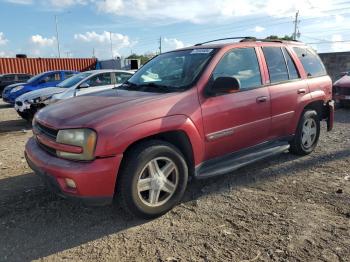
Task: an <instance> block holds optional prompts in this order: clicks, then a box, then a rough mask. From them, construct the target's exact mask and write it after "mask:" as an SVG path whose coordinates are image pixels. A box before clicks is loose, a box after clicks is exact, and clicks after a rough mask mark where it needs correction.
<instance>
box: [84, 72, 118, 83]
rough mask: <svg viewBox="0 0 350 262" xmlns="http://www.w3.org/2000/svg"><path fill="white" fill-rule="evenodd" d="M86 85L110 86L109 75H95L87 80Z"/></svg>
mask: <svg viewBox="0 0 350 262" xmlns="http://www.w3.org/2000/svg"><path fill="white" fill-rule="evenodd" d="M86 83H87V84H88V85H89V86H105V85H111V84H112V79H111V74H110V73H104V74H98V75H95V76H93V77H91V78H90V79H89V80H87V81H86Z"/></svg>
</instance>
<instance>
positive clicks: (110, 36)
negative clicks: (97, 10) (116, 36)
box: [109, 32, 113, 59]
mask: <svg viewBox="0 0 350 262" xmlns="http://www.w3.org/2000/svg"><path fill="white" fill-rule="evenodd" d="M109 39H110V40H111V55H112V59H113V42H112V32H109Z"/></svg>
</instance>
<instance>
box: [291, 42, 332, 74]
mask: <svg viewBox="0 0 350 262" xmlns="http://www.w3.org/2000/svg"><path fill="white" fill-rule="evenodd" d="M293 50H294V51H295V53H296V54H297V55H298V57H299V59H300V61H301V63H302V65H303V67H304V69H305V71H306V73H307V75H308V77H317V76H324V75H327V71H326V69H325V67H324V65H323V63H322V61H321V59H320V58H319V56H318V55H317V54H316V53H315V51H313V50H312V49H310V48H301V47H294V48H293Z"/></svg>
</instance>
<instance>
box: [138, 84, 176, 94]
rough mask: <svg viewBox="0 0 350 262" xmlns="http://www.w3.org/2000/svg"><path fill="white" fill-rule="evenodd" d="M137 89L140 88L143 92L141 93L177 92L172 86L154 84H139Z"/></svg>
mask: <svg viewBox="0 0 350 262" xmlns="http://www.w3.org/2000/svg"><path fill="white" fill-rule="evenodd" d="M138 87H140V91H143V92H147V91H148V92H156V93H169V92H174V91H177V90H176V89H175V88H174V87H172V86H167V85H158V84H156V83H154V82H152V83H145V84H141V85H139V86H138Z"/></svg>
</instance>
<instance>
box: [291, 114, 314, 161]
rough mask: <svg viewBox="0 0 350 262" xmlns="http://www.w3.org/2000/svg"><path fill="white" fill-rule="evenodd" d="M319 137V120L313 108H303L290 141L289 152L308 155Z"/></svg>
mask: <svg viewBox="0 0 350 262" xmlns="http://www.w3.org/2000/svg"><path fill="white" fill-rule="evenodd" d="M319 137H320V120H319V117H318V115H317V112H316V111H315V110H305V111H304V112H303V115H302V117H301V118H300V120H299V124H298V128H297V131H296V133H295V136H294V138H293V140H292V141H291V142H290V149H289V150H290V152H291V153H293V154H297V155H308V154H310V153H311V152H312V151H314V150H315V148H316V146H317V143H318V139H319Z"/></svg>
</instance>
